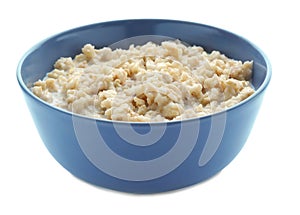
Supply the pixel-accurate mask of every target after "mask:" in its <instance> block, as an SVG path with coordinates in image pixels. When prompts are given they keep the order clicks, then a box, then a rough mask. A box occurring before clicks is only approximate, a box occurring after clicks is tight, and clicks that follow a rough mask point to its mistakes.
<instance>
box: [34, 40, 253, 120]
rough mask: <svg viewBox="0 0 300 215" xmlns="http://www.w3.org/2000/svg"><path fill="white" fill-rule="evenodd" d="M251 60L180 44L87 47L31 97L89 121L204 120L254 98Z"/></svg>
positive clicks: (57, 65)
mask: <svg viewBox="0 0 300 215" xmlns="http://www.w3.org/2000/svg"><path fill="white" fill-rule="evenodd" d="M251 73H252V61H245V62H241V61H237V60H233V59H230V58H228V57H226V56H225V55H224V54H221V53H220V52H219V51H212V52H211V53H207V52H206V51H205V50H204V49H203V48H202V47H199V46H185V45H184V44H182V43H181V42H180V41H178V40H176V41H165V42H162V43H161V44H160V45H157V44H154V43H152V42H148V43H147V44H145V45H142V46H134V45H131V46H130V47H129V49H127V50H124V49H116V50H111V49H110V48H108V47H104V48H101V49H96V48H95V47H94V46H93V45H91V44H87V45H85V46H84V47H83V48H82V53H81V54H79V55H77V56H76V57H75V58H74V59H72V58H71V57H62V58H60V59H58V60H57V61H56V63H55V64H54V69H53V70H52V71H51V72H49V73H48V74H47V75H46V77H45V78H44V79H43V80H38V81H37V82H35V83H34V86H33V87H32V88H31V89H32V92H33V93H34V94H35V95H36V96H38V97H40V98H41V99H43V100H44V101H46V102H48V103H50V104H51V105H54V106H57V107H60V108H63V109H66V110H68V111H71V112H74V113H78V114H82V115H86V116H89V117H93V118H104V119H108V120H117V121H138V122H148V121H169V120H182V119H187V118H193V117H199V116H204V115H207V114H211V113H214V112H218V111H221V110H224V109H226V108H228V107H231V106H233V105H235V104H237V103H239V102H241V101H242V100H244V99H246V98H247V97H249V96H250V95H251V94H253V93H254V89H253V88H252V87H251V83H250V81H249V80H250V78H251Z"/></svg>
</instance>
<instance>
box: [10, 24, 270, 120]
mask: <svg viewBox="0 0 300 215" xmlns="http://www.w3.org/2000/svg"><path fill="white" fill-rule="evenodd" d="M143 21H145V22H149V21H155V22H170V23H172V22H173V23H181V24H188V25H197V26H201V27H205V28H208V29H214V30H218V31H220V32H222V33H226V34H229V35H231V36H234V37H237V38H239V39H241V40H243V41H244V42H246V43H248V44H249V45H250V46H251V47H253V49H255V50H256V51H257V52H258V53H259V54H260V55H261V56H262V58H263V60H264V62H265V64H266V77H265V78H264V80H263V82H262V84H261V85H260V86H259V87H258V88H257V89H256V90H255V92H254V93H253V94H252V95H251V96H249V97H248V98H246V99H245V100H243V101H241V102H239V103H237V104H235V105H233V106H231V107H229V108H226V109H224V110H222V111H219V112H215V113H210V114H206V115H204V116H198V117H192V118H187V119H182V120H171V121H158V122H134V121H116V120H109V119H104V118H93V117H89V116H85V115H81V114H77V113H74V112H72V111H68V110H65V109H62V108H59V107H56V106H53V105H51V104H49V103H47V102H46V101H44V100H42V99H41V98H39V97H37V96H36V95H34V94H33V93H32V91H31V90H30V89H29V88H28V87H27V86H26V84H25V83H24V80H23V78H22V75H21V73H22V72H21V71H22V70H21V69H22V66H23V63H24V61H25V60H26V58H27V57H28V56H29V55H30V54H31V53H32V52H33V51H35V50H37V49H38V48H39V47H41V46H42V45H43V44H44V43H46V42H47V41H48V40H51V39H54V38H56V37H60V36H62V35H67V34H71V33H73V32H76V31H82V30H85V29H90V28H93V27H95V26H99V25H114V24H117V23H119V24H120V23H124V22H143ZM16 76H17V81H18V83H19V85H20V87H21V89H22V90H23V92H25V93H26V94H27V95H28V96H30V97H31V98H32V99H34V100H36V101H37V102H39V103H40V104H42V105H44V106H46V107H47V108H50V109H53V110H54V111H59V112H61V113H63V114H67V115H70V117H78V118H82V119H86V120H93V121H97V122H102V123H116V124H137V125H138V124H140V125H143V124H146V125H149V124H151V125H152V124H153V125H154V124H157V125H159V124H175V123H181V122H188V121H193V120H201V119H205V118H210V117H212V116H217V115H221V114H224V113H227V112H230V111H233V110H234V109H237V108H240V107H242V106H244V105H246V104H247V103H249V102H250V101H252V100H253V99H254V98H256V97H257V96H258V95H260V94H261V93H263V92H264V91H265V89H266V88H267V86H268V85H269V83H270V80H271V76H272V67H271V63H270V60H269V59H268V57H267V56H266V54H265V53H264V52H263V51H262V50H261V49H260V48H259V47H258V46H257V45H255V44H254V43H253V42H251V41H249V40H248V39H246V38H244V37H243V36H240V35H239V34H236V33H233V32H231V31H228V30H225V29H223V28H219V27H215V26H212V25H208V24H203V23H197V22H192V21H183V20H175V19H120V20H113V21H104V22H97V23H92V24H87V25H82V26H78V27H74V28H71V29H68V30H65V31H61V32H59V33H56V34H54V35H52V36H49V37H47V38H45V39H43V40H41V41H40V42H38V43H36V44H35V45H33V46H32V47H31V48H30V49H29V50H27V51H26V52H25V53H24V54H23V56H22V57H21V59H20V60H19V63H18V65H17V72H16Z"/></svg>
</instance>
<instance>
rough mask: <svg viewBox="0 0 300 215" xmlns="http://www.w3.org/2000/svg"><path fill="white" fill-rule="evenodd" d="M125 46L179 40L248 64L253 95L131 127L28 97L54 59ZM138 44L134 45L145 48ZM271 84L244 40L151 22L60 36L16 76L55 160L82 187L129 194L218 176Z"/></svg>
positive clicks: (26, 60) (33, 53)
mask: <svg viewBox="0 0 300 215" xmlns="http://www.w3.org/2000/svg"><path fill="white" fill-rule="evenodd" d="M153 35H154V37H153ZM145 36H146V37H145ZM128 38H150V39H151V38H176V39H180V40H182V41H184V42H186V43H188V44H191V45H200V46H202V47H204V48H205V49H206V50H207V51H208V52H210V51H212V50H219V51H221V52H223V53H224V54H226V55H227V56H229V57H231V58H234V59H239V60H242V61H244V60H253V62H254V69H253V75H252V84H253V86H254V88H255V89H256V92H255V93H254V94H253V95H252V96H250V97H249V98H247V99H246V100H244V101H243V102H241V103H239V104H238V105H235V106H233V107H231V108H229V109H227V110H226V111H223V112H219V113H216V114H212V115H208V116H204V117H199V118H193V119H187V120H183V121H171V122H161V123H136V122H115V121H108V120H101V119H92V118H89V117H84V116H80V115H77V114H73V113H71V112H68V111H65V110H62V109H59V108H56V107H53V106H51V105H49V104H47V103H46V102H44V101H42V100H41V99H39V98H38V97H36V96H35V95H34V94H33V93H32V92H31V91H30V89H29V87H30V86H32V84H33V83H34V82H35V81H37V80H38V79H42V78H43V77H44V76H45V74H46V73H47V72H49V71H50V70H52V68H53V64H54V62H55V61H56V60H57V59H58V58H59V57H61V56H75V55H76V54H78V53H80V51H81V48H82V47H83V45H84V44H86V43H91V44H93V45H95V46H96V47H98V48H99V47H103V46H109V45H112V44H113V45H114V46H116V47H118V46H123V45H124V44H125V43H124V42H122V43H119V41H124V40H125V41H127V40H126V39H128ZM142 40H143V39H142ZM142 40H132V41H133V42H135V43H143V42H145V41H142ZM129 41H131V40H130V39H129ZM132 41H131V42H132ZM128 44H129V43H128ZM128 44H127V45H128ZM270 78H271V66H270V63H269V61H268V60H267V58H266V56H265V55H264V54H263V53H262V51H261V50H260V49H258V48H257V47H256V46H255V45H253V44H252V43H251V42H249V41H247V40H246V39H244V38H242V37H240V36H237V35H235V34H233V33H230V32H228V31H225V30H222V29H219V28H215V27H211V26H207V25H202V24H198V23H192V22H183V21H175V20H156V19H150V20H148V19H143V20H121V21H112V22H104V23H98V24H92V25H88V26H83V27H79V28H76V29H72V30H68V31H65V32H62V33H60V34H57V35H55V36H52V37H50V38H48V39H46V40H44V41H42V42H40V43H39V44H37V45H36V46H34V47H33V48H32V49H30V50H29V51H28V52H27V53H26V54H25V55H24V57H23V58H22V59H21V61H20V63H19V65H18V68H17V79H18V82H19V84H20V87H21V89H22V91H23V93H24V96H25V100H26V103H27V105H28V108H29V110H30V112H31V115H32V118H33V120H34V122H35V125H36V127H37V129H38V131H39V134H40V136H41V138H42V140H43V142H44V144H45V145H46V147H47V149H48V150H49V152H50V153H51V154H52V155H53V157H54V158H55V159H56V160H57V161H58V162H59V163H60V164H61V165H62V166H63V167H64V168H66V169H67V170H68V171H69V172H70V173H72V174H73V175H74V176H76V177H78V178H80V179H82V180H84V181H86V182H89V183H91V184H94V185H97V186H101V187H105V188H109V189H113V190H118V191H124V192H132V193H157V192H164V191H169V190H174V189H179V188H183V187H186V186H189V185H192V184H195V183H199V182H201V181H203V180H206V179H208V178H210V177H212V176H214V175H215V174H216V173H218V172H220V171H221V170H222V169H223V168H224V167H225V166H227V165H228V164H229V163H230V162H231V161H232V160H233V159H234V158H235V156H236V155H237V154H238V153H239V152H240V150H241V149H242V147H243V145H244V144H245V142H246V140H247V138H248V135H249V133H250V131H251V128H252V126H253V124H254V121H255V118H256V115H257V113H258V110H259V108H260V106H261V103H262V100H263V95H264V92H265V90H266V88H267V86H268V84H269V81H270Z"/></svg>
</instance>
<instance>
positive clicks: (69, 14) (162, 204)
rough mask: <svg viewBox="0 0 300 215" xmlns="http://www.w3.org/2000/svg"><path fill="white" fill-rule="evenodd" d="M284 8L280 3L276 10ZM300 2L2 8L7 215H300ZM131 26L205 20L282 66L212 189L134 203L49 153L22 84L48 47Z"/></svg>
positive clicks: (1, 165)
mask: <svg viewBox="0 0 300 215" xmlns="http://www.w3.org/2000/svg"><path fill="white" fill-rule="evenodd" d="M275 2H280V3H275ZM296 3H297V1H291V0H285V1H263V0H259V1H258V0H252V1H232V0H227V1H216V0H215V1H190V0H184V1H176V2H175V1H172V2H171V1H169V2H167V1H162V0H159V1H157V0H151V1H136V2H134V1H130V0H128V1H120V2H117V1H113V0H109V1H100V0H98V1H89V0H84V1H77V2H76V1H62V0H60V1H57V0H51V1H32V0H27V1H14V0H10V1H1V3H0V4H1V5H0V16H1V19H0V21H1V26H0V27H1V30H0V32H1V33H0V35H1V40H0V43H1V46H0V49H1V50H0V55H1V57H0V70H1V71H0V73H1V84H0V87H1V89H0V98H1V105H0V108H1V111H0V113H1V118H0V120H1V121H0V122H1V125H2V127H1V133H0V134H1V135H0V138H1V142H0V174H1V177H0V214H45V212H49V214H163V213H164V214H274V213H276V214H300V208H299V199H300V196H299V193H300V186H299V182H300V176H299V175H300V174H299V172H300V171H299V170H300V168H299V164H300V155H299V154H300V150H299V144H300V141H299V132H300V131H299V127H300V126H299V112H300V109H299V106H298V105H299V102H298V100H299V93H298V92H299V87H300V86H299V82H300V81H299V80H300V75H299V74H300V66H299V64H300V54H299V50H300V43H299V38H300V34H299V32H300V31H299V24H298V23H297V22H298V21H299V19H300V16H299V7H298V5H297V4H296ZM128 18H167V19H178V20H186V21H193V22H199V23H204V24H209V25H214V26H217V27H221V28H224V29H227V30H229V31H232V32H234V33H237V34H239V35H242V36H243V37H246V38H247V39H249V40H250V41H252V42H254V43H255V44H256V45H258V46H259V47H260V48H261V49H262V50H264V52H265V53H266V54H267V56H268V57H269V59H270V61H271V64H272V67H273V77H272V80H271V84H270V86H269V88H268V90H267V93H266V95H265V100H264V102H263V105H262V108H261V110H260V112H259V115H258V117H257V120H256V123H255V126H254V128H253V130H252V133H251V135H250V137H249V139H248V141H247V143H246V145H245V147H244V148H243V150H242V151H241V153H240V154H239V155H238V157H237V158H236V159H235V160H234V161H233V162H232V163H231V164H230V165H229V166H227V167H226V168H225V169H224V170H223V171H222V172H221V173H220V174H218V175H217V176H215V177H213V178H212V179H211V180H208V181H206V182H204V183H201V184H198V185H195V186H192V187H189V188H185V189H182V190H179V191H175V192H168V193H163V194H155V195H133V194H125V193H120V192H116V191H110V190H107V189H102V188H98V187H94V186H91V185H89V184H86V183H85V182H83V181H80V180H78V179H77V178H75V177H73V176H72V175H71V174H69V173H68V172H67V171H66V170H65V169H63V168H62V167H61V166H60V165H59V164H58V163H57V162H56V161H55V160H54V159H53V158H52V157H51V155H50V154H49V153H48V151H47V150H46V148H45V147H44V145H43V143H42V141H41V139H40V138H39V136H38V133H37V131H36V129H35V127H34V125H33V122H32V120H31V117H30V115H29V112H28V110H27V107H26V106H25V103H24V99H23V96H22V94H21V90H20V88H19V86H18V84H17V80H16V75H15V73H16V67H17V64H18V61H19V59H20V58H21V56H22V55H23V54H24V52H25V51H27V50H28V49H29V48H31V47H32V46H33V45H34V44H36V43H37V42H39V41H40V40H42V39H44V38H46V37H48V36H50V35H53V34H56V33H59V32H61V31H64V30H67V29H70V28H73V27H78V26H81V25H86V24H91V23H96V22H102V21H110V20H116V19H128Z"/></svg>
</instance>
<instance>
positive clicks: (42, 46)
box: [18, 20, 270, 90]
mask: <svg viewBox="0 0 300 215" xmlns="http://www.w3.org/2000/svg"><path fill="white" fill-rule="evenodd" d="M145 26H146V27H145ZM140 35H162V36H166V37H171V38H174V39H180V40H181V41H183V42H185V43H187V44H190V45H200V46H202V47H203V48H204V49H205V50H206V51H208V52H210V51H212V50H219V51H221V52H222V53H224V54H226V55H227V56H228V57H231V58H234V59H239V60H242V61H245V60H253V61H254V72H253V77H252V84H253V86H254V88H255V89H256V90H258V89H259V88H260V86H262V84H263V83H264V82H265V83H266V82H268V79H269V78H270V74H267V73H268V67H269V65H268V61H267V60H266V58H265V56H264V55H263V54H262V52H261V51H260V50H259V49H258V48H257V47H256V46H254V45H253V44H252V43H250V42H249V41H247V40H246V39H244V38H242V37H240V36H237V35H235V34H232V33H230V32H228V31H225V30H222V29H218V28H215V27H211V26H207V25H202V24H196V23H190V22H182V21H175V20H123V21H113V22H106V23H99V24H93V25H88V26H84V27H80V28H76V29H72V30H69V31H65V32H63V33H60V34H57V35H55V36H52V37H50V38H48V39H46V40H44V41H42V42H41V43H39V44H37V45H36V46H34V47H33V48H32V49H31V50H29V51H28V53H26V54H25V56H24V57H23V59H22V60H21V62H20V64H19V68H18V70H19V71H18V72H19V74H18V77H19V81H20V83H21V85H23V87H24V88H26V87H30V86H31V85H32V84H33V83H34V82H35V81H37V80H38V79H42V78H43V77H44V76H45V74H46V73H47V72H49V71H51V70H52V68H53V64H54V63H55V61H56V60H57V59H58V58H60V57H66V56H71V57H74V56H75V55H76V54H78V53H80V52H81V48H82V47H83V45H85V44H86V43H91V44H93V45H95V46H96V47H97V48H101V47H104V46H109V45H111V44H114V43H116V42H118V41H120V40H124V39H126V38H131V37H136V36H140ZM25 90H26V89H25Z"/></svg>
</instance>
